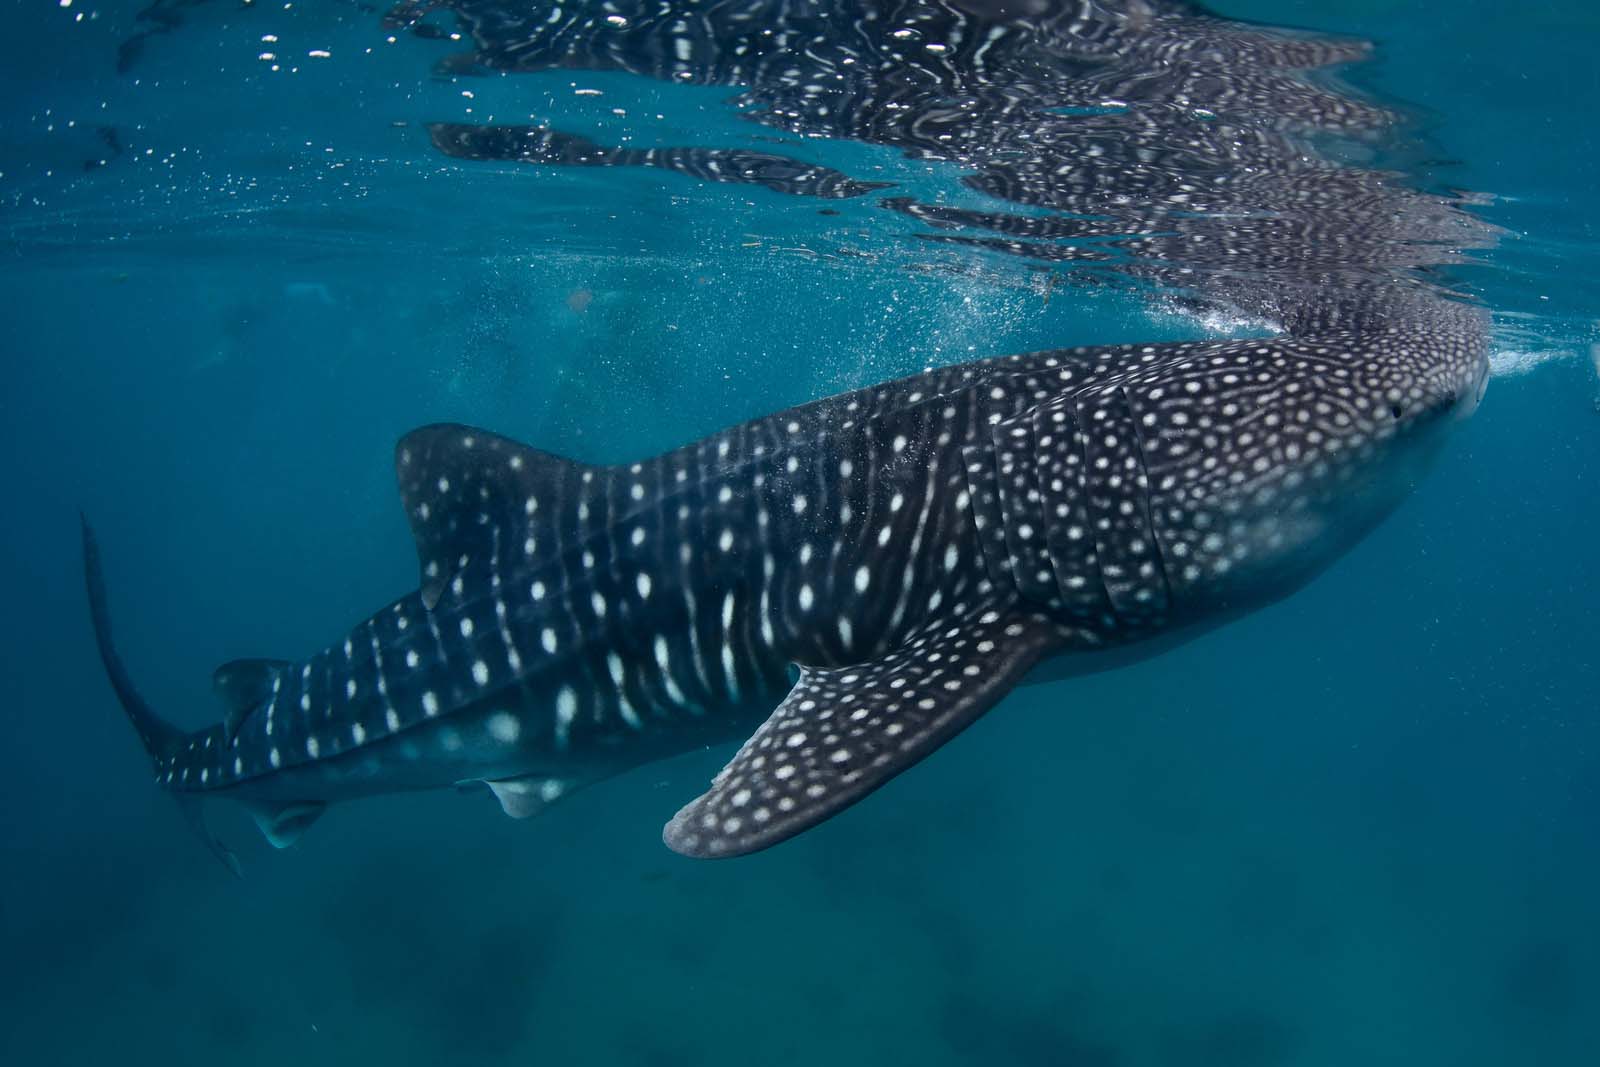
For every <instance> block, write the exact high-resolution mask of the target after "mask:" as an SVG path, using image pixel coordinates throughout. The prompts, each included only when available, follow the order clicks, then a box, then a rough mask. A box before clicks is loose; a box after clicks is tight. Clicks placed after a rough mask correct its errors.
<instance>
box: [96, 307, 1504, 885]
mask: <svg viewBox="0 0 1600 1067" xmlns="http://www.w3.org/2000/svg"><path fill="white" fill-rule="evenodd" d="M1486 372H1487V361H1486V353H1485V344H1484V331H1483V329H1482V324H1481V322H1480V321H1479V319H1478V316H1477V314H1476V313H1475V312H1473V311H1471V310H1469V309H1467V308H1464V307H1458V306H1456V305H1453V304H1444V303H1439V304H1436V305H1435V306H1434V307H1433V309H1432V311H1431V312H1430V313H1421V312H1413V313H1412V314H1409V315H1407V316H1404V317H1402V318H1401V319H1399V320H1397V321H1396V322H1395V323H1394V324H1393V325H1390V326H1386V327H1382V328H1378V327H1373V328H1370V329H1368V330H1367V331H1365V332H1361V333H1350V334H1330V335H1326V336H1322V337H1316V338H1299V339H1289V340H1243V341H1225V342H1201V343H1188V344H1164V345H1131V346H1125V347H1111V348H1096V349H1071V350H1061V351H1054V352H1043V353H1036V354H1030V355H1020V356H1009V357H1003V358H998V359H992V360H985V361H981V362H975V363H968V364H963V365H958V366H954V367H949V368H945V369H941V370H933V371H929V372H927V373H924V374H920V375H917V376H915V377H911V378H906V379H903V380H900V381H896V382H892V383H889V384H885V385H879V386H874V387H871V388H866V389H862V390H859V391H856V392H851V393H846V394H842V395H839V396H835V397H831V398H828V399H824V400H819V401H817V402H815V403H811V404H807V405H805V406H802V407H798V408H794V409H792V410H789V411H785V412H782V413H780V414H777V415H772V416H769V417H767V418H763V419H758V420H756V421H753V422H749V423H745V424H744V425H741V426H736V427H734V428H732V429H730V430H727V431H725V432H723V433H720V434H717V435H716V436H713V437H709V438H706V439H705V440H702V441H699V442H696V443H694V444H691V445H688V446H685V447H683V448H680V449H678V450H676V451H673V452H669V453H667V454H665V455H663V456H659V457H657V458H655V459H652V460H648V461H645V462H641V463H636V464H633V465H631V466H627V465H624V466H616V467H590V466H584V465H582V464H579V463H575V462H572V461H569V460H566V459H562V458H559V457H556V456H553V455H550V454H548V453H544V452H540V451H537V450H534V449H532V448H528V447H525V446H523V445H520V444H517V443H516V442H513V441H511V440H508V439H506V438H503V437H498V436H495V435H494V434H490V433H486V432H484V431H482V430H477V429H471V428H468V427H464V426H453V425H437V426H429V427H425V428H423V429H419V430H416V431H414V432H412V433H410V434H408V435H407V436H406V437H405V438H403V439H402V440H401V441H400V443H399V446H398V449H397V469H398V475H399V483H400V490H401V495H402V498H403V500H404V505H405V510H406V514H407V515H408V516H409V518H410V521H411V527H412V531H413V533H414V534H415V538H416V543H417V549H418V554H419V557H420V560H421V565H422V582H421V588H420V589H419V590H418V591H417V592H416V593H413V594H411V595H410V596H407V597H405V598H403V599H401V600H399V601H397V602H395V603H393V604H391V605H388V606H387V607H385V608H383V609H382V610H380V611H379V612H378V613H377V614H375V615H373V616H372V617H371V618H370V619H368V620H367V621H365V622H363V623H361V624H360V625H358V626H357V627H356V628H355V629H354V630H352V631H351V632H350V634H349V636H348V637H346V638H345V639H344V640H342V641H340V642H338V643H336V644H334V645H332V646H331V647H329V648H326V649H324V650H322V651H320V652H317V653H316V654H314V655H312V656H311V657H310V658H308V659H306V660H303V661H301V662H297V663H288V662H278V661H268V660H255V661H241V662H235V663H230V664H226V665H224V666H223V667H222V668H220V669H219V670H218V672H217V675H216V683H217V688H218V689H219V691H220V692H221V693H222V695H223V697H224V698H225V700H226V701H227V704H228V709H229V710H228V713H227V717H226V721H225V722H224V723H221V724H218V725H215V726H212V727H210V728H208V729H204V730H200V731H198V732H195V733H188V734H186V733H183V732H182V731H180V730H178V729H177V728H175V727H173V726H170V725H168V724H167V723H166V722H164V721H163V720H161V719H160V718H158V717H157V716H156V714H155V713H154V712H152V711H151V710H150V709H149V708H148V707H147V706H146V705H145V703H144V702H143V701H142V700H141V699H140V697H139V696H138V694H137V692H136V691H135V689H134V687H133V685H132V684H131V682H130V681H129V680H128V677H127V673H126V672H125V670H124V669H123V667H122V665H121V664H120V662H119V660H118V658H117V656H116V654H115V652H114V650H113V647H112V642H111V627H110V623H109V621H108V618H107V613H106V603H105V593H104V589H103V585H102V581H101V578H100V569H99V563H98V559H97V554H96V550H95V547H94V542H93V539H92V538H91V537H89V535H88V532H87V527H86V528H85V552H86V564H87V574H88V583H89V592H90V603H91V605H92V608H93V615H94V623H95V633H96V636H97V638H98V641H99V644H100V650H101V653H102V655H103V658H104V660H105V664H106V668H107V671H108V673H109V675H110V677H111V680H112V683H113V685H114V687H115V689H116V691H117V694H118V696H119V697H120V698H121V701H122V703H123V705H124V707H125V708H126V709H127V712H128V715H129V717H130V718H131V719H132V720H133V723H134V726H135V728H136V729H137V731H138V733H139V735H140V737H141V738H142V739H143V741H144V743H145V746H146V748H147V749H148V750H149V752H150V756H151V758H152V760H153V761H154V773H155V777H156V781H157V782H158V783H160V784H161V785H162V786H164V787H166V788H168V789H170V790H174V791H176V792H177V793H179V794H180V796H181V797H182V798H187V799H188V800H190V801H193V800H194V799H196V798H198V797H199V796H201V795H206V796H217V797H229V798H232V799H235V800H237V801H239V802H240V803H242V804H244V805H245V806H246V807H247V808H248V809H249V810H250V811H251V812H253V813H254V814H255V816H256V818H257V820H258V821H259V823H260V824H261V826H262V828H263V830H264V831H265V833H266V835H267V837H268V838H269V839H270V840H271V841H272V842H273V843H274V844H276V845H280V846H281V845H285V844H288V843H290V842H291V841H293V840H294V839H295V837H296V836H298V834H299V833H300V831H301V830H303V829H304V828H305V826H306V825H307V824H309V823H310V822H311V821H312V820H313V819H314V818H316V816H317V815H318V814H320V813H321V811H322V810H323V808H324V807H325V806H326V805H327V804H330V803H333V802H335V801H342V800H348V799H352V798H355V797H361V796H366V795H370V794H376V793H384V792H391V791H395V790H402V789H417V788H426V787H432V786H447V785H450V784H453V783H462V782H478V781H482V782H485V783H487V785H488V787H489V788H490V789H492V790H493V791H494V793H495V795H496V796H497V797H498V798H499V800H500V803H501V805H502V806H503V807H504V809H505V811H506V812H507V813H508V814H510V815H513V816H525V815H530V814H533V813H535V812H537V811H539V810H541V809H542V808H543V807H544V806H546V805H547V804H549V803H550V802H552V801H554V800H556V799H557V798H559V797H561V796H563V795H565V794H567V793H569V792H570V791H571V790H573V789H575V788H577V787H580V786H582V785H585V784H587V783H590V782H594V781H596V780H598V779H602V778H605V777H607V776H609V775H612V774H616V773H618V772H620V771H623V770H626V769H628V768H630V767H633V766H637V765H639V764H641V763H644V762H646V761H649V760H654V759H658V758H661V757H664V756H667V755H669V754H672V753H675V752H680V751H683V750H685V749H688V748H691V747H694V746H699V745H703V744H706V743H708V742H714V741H718V740H723V739H732V738H736V737H738V736H741V735H743V734H744V733H746V732H747V731H748V730H749V729H750V728H751V726H752V725H754V724H757V723H759V724H760V725H759V726H758V727H757V728H756V729H755V732H754V734H753V735H752V736H750V738H749V740H748V741H746V742H745V744H744V746H743V747H742V748H740V749H739V751H738V753H737V754H736V755H735V756H734V757H733V759H732V760H731V761H730V762H729V764H728V765H727V767H726V768H724V770H723V771H722V772H721V773H720V774H719V775H718V776H717V777H716V779H715V780H714V782H713V783H712V786H711V788H710V790H709V791H708V792H706V793H705V794H704V795H703V796H701V797H699V798H698V799H696V800H694V801H692V802H691V803H690V804H689V805H688V806H687V807H685V808H683V810H681V811H680V812H678V814H677V815H676V816H675V817H674V818H672V820H671V821H670V822H669V823H668V824H667V826H666V829H665V831H664V838H665V840H666V843H667V844H668V845H669V846H671V847H672V848H673V849H675V850H677V851H679V852H682V853H685V854H687V855H692V856H729V855H737V854H741V853H748V852H751V851H754V850H756V849H760V848H764V847H766V846H768V845H771V844H774V843H776V842H778V841H781V840H783V839H784V838H787V837H789V836H791V835H793V834H796V833H798V832H800V831H801V830H804V829H806V828H807V827H810V826H813V825H815V824H816V823H818V822H820V821H822V820H823V819H826V818H827V817H828V816H830V815H832V814H833V813H835V812H837V811H839V810H840V809H842V808H844V807H846V806H847V805H849V804H851V803H853V802H854V801H856V800H858V799H859V798H861V797H862V796H864V795H865V794H866V793H868V792H870V791H871V790H873V789H875V788H877V787H878V786H880V785H882V784H883V783H884V782H885V781H887V780H888V779H889V778H890V777H892V776H893V775H895V774H897V773H899V772H900V771H902V770H904V769H906V768H907V767H909V766H910V765H911V764H913V763H915V762H916V761H917V760H919V759H921V758H922V757H924V756H926V755H927V754H928V753H930V752H932V751H933V750H934V749H935V748H937V747H939V746H940V745H941V744H943V743H944V742H945V741H947V740H949V739H950V738H951V737H952V736H953V735H955V734H956V733H957V732H959V731H960V730H961V729H962V728H964V727H965V726H967V725H968V724H969V723H971V722H973V721H974V720H975V719H976V718H977V717H978V716H979V715H981V714H983V713H984V712H985V711H987V710H988V709H989V708H990V707H992V706H993V705H994V704H995V703H996V702H997V701H999V700H1000V699H1001V698H1002V697H1003V696H1004V695H1005V694H1006V693H1007V692H1008V691H1009V690H1010V689H1011V688H1012V687H1013V686H1015V685H1016V684H1018V683H1019V682H1020V681H1022V679H1023V677H1024V676H1025V675H1026V674H1028V672H1029V671H1030V670H1032V669H1033V667H1034V666H1035V665H1036V664H1037V663H1039V661H1040V660H1042V659H1045V658H1047V657H1052V656H1056V655H1058V654H1061V655H1063V657H1064V658H1063V660H1062V663H1063V665H1064V666H1067V667H1068V668H1069V669H1070V668H1071V666H1072V665H1073V664H1074V663H1076V664H1078V665H1081V666H1087V665H1089V664H1096V665H1103V661H1100V660H1098V659H1097V655H1103V654H1105V653H1106V651H1107V650H1110V649H1113V648H1118V647H1121V648H1123V649H1124V654H1131V655H1137V654H1139V653H1140V651H1141V648H1143V649H1150V650H1157V649H1159V648H1161V647H1164V646H1165V645H1166V644H1169V643H1170V642H1171V641H1172V640H1175V639H1180V638H1181V637H1183V636H1185V635H1186V634H1187V633H1191V632H1193V631H1195V630H1197V629H1200V628H1203V627H1204V626H1206V625H1208V624H1214V623H1216V622H1219V621H1223V620H1225V619H1227V618H1229V617H1232V616H1236V615H1238V614H1239V613H1241V612H1244V611H1247V610H1249V609H1251V608H1253V607H1255V606H1258V605H1260V604H1263V603H1265V602H1267V601H1270V600H1272V599H1275V598H1277V597H1279V596H1281V595H1283V594H1284V593H1286V592H1288V591H1290V590H1292V589H1294V588H1295V587H1297V586H1298V585H1300V584H1302V583H1303V582H1304V581H1305V580H1306V579H1308V578H1309V577H1310V576H1311V575H1312V574H1314V573H1315V572H1316V571H1318V570H1319V569H1320V568H1322V567H1323V566H1324V565H1325V564H1327V563H1328V562H1329V561H1330V560H1331V559H1332V558H1333V557H1335V556H1336V555H1337V554H1339V553H1340V552H1341V551H1342V550H1344V549H1345V548H1347V547H1348V546H1349V545H1350V544H1352V543H1353V542H1354V541H1355V540H1356V539H1357V538H1358V537H1359V536H1360V535H1361V534H1362V533H1363V532H1364V531H1366V530H1367V529H1369V528H1370V527H1371V525H1372V524H1373V523H1374V522H1376V521H1377V520H1378V519H1379V518H1380V517H1381V516H1382V515H1383V514H1384V513H1385V512H1386V511H1388V510H1389V509H1390V507H1391V506H1392V505H1393V504H1394V503H1395V502H1396V501H1397V500H1398V499H1399V497H1400V496H1401V495H1402V494H1403V493H1404V492H1405V490H1406V489H1407V488H1409V486H1410V485H1411V483H1412V482H1413V480H1414V477H1415V475H1416V473H1417V469H1418V466H1419V464H1420V462H1421V461H1422V460H1423V459H1425V458H1426V457H1427V455H1428V454H1429V453H1431V452H1432V451H1433V447H1432V446H1433V445H1434V443H1435V442H1436V441H1437V440H1438V438H1439V437H1440V433H1439V431H1440V429H1441V428H1442V427H1443V426H1445V425H1446V424H1447V423H1448V422H1450V421H1451V419H1450V418H1449V416H1452V415H1460V414H1464V413H1466V412H1468V411H1470V410H1471V409H1472V408H1473V407H1474V406H1475V405H1476V403H1477V400H1478V399H1479V397H1480V395H1481V391H1482V386H1483V384H1484V381H1485V376H1486ZM1161 638H1165V639H1166V640H1159V639H1161ZM795 667H797V668H798V677H797V680H792V678H791V675H790V671H791V670H792V669H793V668H795ZM791 681H792V685H791ZM785 694H787V695H785ZM775 704H776V708H775V709H774V705H775ZM769 713H770V714H769ZM763 718H764V719H765V721H764V722H762V719H763ZM191 806H192V805H191Z"/></svg>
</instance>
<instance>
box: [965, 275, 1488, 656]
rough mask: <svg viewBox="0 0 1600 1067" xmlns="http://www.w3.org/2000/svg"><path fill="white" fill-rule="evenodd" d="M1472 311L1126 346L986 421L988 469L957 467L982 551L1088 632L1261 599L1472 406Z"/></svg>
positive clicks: (1442, 310) (1341, 544)
mask: <svg viewBox="0 0 1600 1067" xmlns="http://www.w3.org/2000/svg"><path fill="white" fill-rule="evenodd" d="M1478 317H1479V316H1478V313H1477V312H1476V311H1475V310H1474V309H1471V308H1466V307H1457V306H1456V305H1450V306H1448V307H1439V308H1436V309H1432V310H1430V311H1429V312H1428V313H1427V314H1425V315H1422V316H1420V317H1418V318H1415V319H1411V320H1407V321H1405V322H1404V324H1403V325H1396V326H1394V327H1384V328H1378V329H1368V330H1364V331H1361V332H1352V333H1334V334H1329V335H1325V336H1319V337H1311V338H1282V339H1267V340H1252V341H1232V342H1223V343H1215V344H1202V345H1192V346H1190V345H1184V346H1172V347H1166V346H1145V347H1143V348H1139V347H1132V348H1130V349H1128V351H1127V352H1126V353H1125V355H1124V356H1123V358H1125V359H1127V360H1128V361H1129V362H1130V363H1132V364H1133V367H1134V369H1132V370H1130V371H1129V372H1128V373H1127V374H1125V375H1120V376H1118V377H1117V378H1116V379H1115V380H1114V381H1111V382H1109V383H1107V384H1103V385H1096V386H1094V387H1091V388H1089V389H1084V390H1080V391H1076V392H1069V393H1064V394H1062V395H1061V396H1059V397H1057V398H1055V399H1052V400H1050V401H1048V402H1046V403H1043V404H1041V405H1039V406H1037V407H1034V408H1030V409H1028V410H1026V411H1023V412H1021V413H1019V414H1017V415H1014V416H1012V417H1011V418H1008V419H1006V420H1004V421H1002V422H1000V423H998V424H997V425H996V426H995V427H994V431H993V439H994V444H995V449H994V452H993V456H994V459H993V461H992V473H991V470H990V469H989V468H987V467H986V465H985V464H984V463H983V462H981V461H974V462H972V463H970V465H969V472H976V473H975V475H974V476H975V477H977V478H979V479H980V480H981V479H985V478H990V477H992V479H993V481H994V491H993V492H992V493H990V494H988V496H987V497H985V496H984V494H983V493H982V492H981V487H980V492H979V494H978V495H979V496H980V497H983V498H984V499H988V500H992V502H993V504H992V507H991V510H990V515H989V520H990V521H989V522H988V523H987V524H986V525H987V528H986V532H985V547H986V551H988V552H990V553H991V554H992V556H993V557H994V558H996V559H997V560H999V561H1000V566H999V568H998V569H997V570H998V571H999V572H1003V574H1004V577H1005V578H1006V579H1008V580H1009V581H1010V582H1014V583H1015V584H1016V586H1017V588H1018V589H1019V590H1020V591H1021V592H1022V594H1023V596H1024V597H1026V598H1027V599H1029V600H1033V601H1035V602H1040V603H1044V604H1046V605H1047V606H1048V607H1050V608H1051V609H1052V610H1053V611H1056V612H1058V613H1063V614H1065V615H1067V616H1068V617H1071V618H1074V619H1076V620H1077V621H1079V622H1081V623H1083V624H1084V625H1085V626H1086V627H1088V628H1090V629H1092V630H1096V631H1098V632H1102V633H1105V632H1107V631H1126V630H1127V629H1129V628H1131V629H1135V630H1137V629H1141V628H1148V627H1153V626H1157V625H1164V624H1166V623H1169V622H1174V621H1181V620H1182V619H1183V618H1185V617H1192V616H1197V615H1199V614H1202V613H1204V614H1213V613H1215V612H1216V611H1217V608H1218V605H1219V604H1220V605H1223V606H1224V609H1225V612H1226V611H1237V610H1243V609H1246V608H1250V607H1254V606H1257V605H1259V604H1261V603H1263V602H1266V601H1270V600H1273V599H1277V598H1278V597H1280V596H1282V595H1284V594H1286V593H1288V592H1290V591H1292V590H1293V589H1295V588H1298V587H1299V586H1300V585H1302V584H1304V582H1305V581H1307V580H1308V579H1309V578H1310V577H1311V576H1312V575H1314V574H1315V573H1317V572H1319V571H1320V570H1322V569H1323V568H1324V567H1326V566H1327V564H1328V563H1329V562H1331V561H1332V559H1334V558H1335V557H1337V556H1338V555H1340V554H1342V553H1343V552H1344V551H1345V550H1346V549H1348V548H1349V547H1350V546H1351V545H1353V544H1354V543H1355V542H1356V541H1357V540H1359V538H1360V537H1361V536H1362V535H1363V534H1365V533H1366V532H1367V531H1369V530H1370V529H1371V528H1372V527H1373V526H1374V525H1375V524H1376V523H1377V522H1378V521H1379V520H1380V519H1382V518H1383V517H1384V516H1385V515H1386V514H1388V513H1389V512H1390V511H1391V510H1393V508H1394V507H1395V506H1396V505H1397V504H1398V503H1399V501H1400V500H1401V498H1402V497H1403V496H1404V495H1405V494H1406V493H1407V492H1409V491H1410V489H1411V488H1412V487H1413V486H1414V485H1415V484H1416V482H1417V480H1418V478H1419V477H1420V475H1421V473H1422V471H1423V468H1424V467H1425V466H1426V465H1427V463H1428V462H1429V460H1430V459H1431V458H1432V456H1433V455H1434V454H1435V452H1436V451H1437V446H1438V444H1439V443H1440V441H1441V439H1442V438H1443V437H1444V433H1443V431H1444V429H1445V428H1446V427H1447V426H1448V425H1450V424H1451V423H1453V422H1454V421H1456V420H1457V419H1459V418H1461V417H1464V416H1466V415H1468V414H1470V413H1471V411H1472V410H1473V409H1474V408H1475V407H1476V406H1477V403H1478V401H1479V399H1480V398H1481V396H1482V394H1483V388H1484V384H1485V381H1486V378H1487V371H1488V360H1487V351H1486V343H1485V341H1484V336H1485V334H1484V331H1483V330H1482V328H1481V326H1480V325H1478V324H1477V323H1476V321H1475V320H1477V319H1478ZM995 577H996V578H997V579H999V578H1000V577H1001V574H1000V573H996V574H995Z"/></svg>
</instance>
